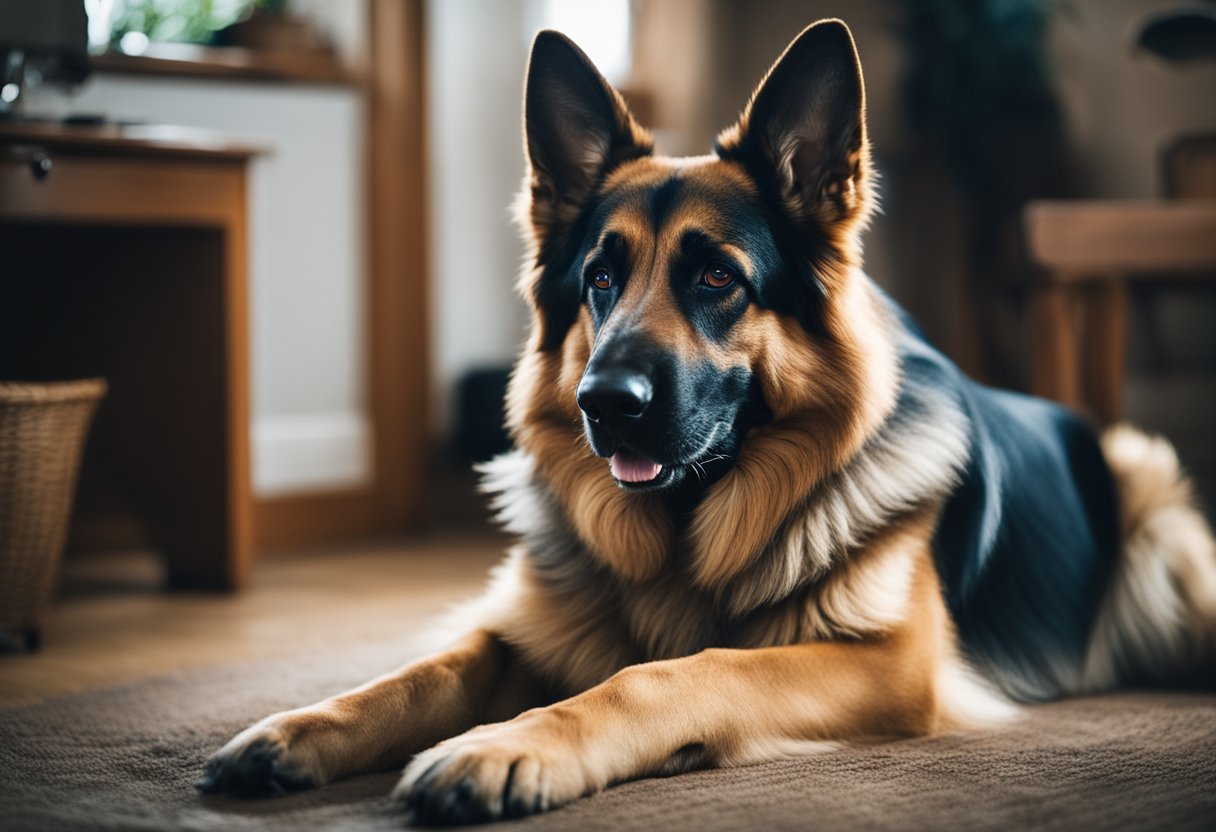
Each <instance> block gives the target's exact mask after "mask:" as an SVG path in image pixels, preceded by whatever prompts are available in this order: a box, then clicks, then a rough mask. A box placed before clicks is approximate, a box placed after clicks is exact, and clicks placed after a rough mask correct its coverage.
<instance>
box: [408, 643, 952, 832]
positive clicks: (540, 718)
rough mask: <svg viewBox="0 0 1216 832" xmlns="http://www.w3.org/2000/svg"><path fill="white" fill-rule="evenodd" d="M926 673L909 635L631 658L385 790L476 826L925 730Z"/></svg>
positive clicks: (419, 763) (422, 815)
mask: <svg viewBox="0 0 1216 832" xmlns="http://www.w3.org/2000/svg"><path fill="white" fill-rule="evenodd" d="M926 648H928V649H926ZM932 680H933V660H932V648H929V647H928V645H927V644H926V643H925V638H924V637H922V636H921V635H920V634H917V633H915V632H912V631H908V632H900V633H891V634H887V635H884V636H882V637H880V638H876V639H873V640H871V641H859V642H851V643H811V644H802V645H795V646H787V647H774V648H766V649H757V650H708V651H705V652H703V653H699V654H696V655H694V656H689V657H687V658H680V659H673V660H669V661H661V662H654V663H651V664H643V665H635V666H633V667H630V668H627V669H625V670H623V671H621V672H620V673H618V674H617V675H615V676H613V677H612V678H611V679H609V680H608V681H607V682H604V683H603V684H601V685H598V686H597V687H595V688H592V689H590V690H589V691H586V692H585V693H582V694H580V695H578V696H575V697H573V698H571V699H567V700H565V701H563V702H559V703H557V704H555V705H551V706H549V707H546V708H538V709H535V710H531V711H527V712H525V713H523V714H521V715H520V716H518V717H516V718H515V719H512V720H510V721H509V722H504V723H500V724H497V725H486V726H482V727H479V728H475V729H473V730H471V731H469V732H467V733H465V734H462V735H461V736H459V737H455V738H453V739H450V740H447V741H446V742H443V743H440V744H439V745H438V746H436V747H435V748H432V749H430V750H428V751H425V752H423V753H422V754H420V755H418V756H417V757H416V758H415V759H414V760H413V761H412V762H411V763H410V764H409V766H408V767H407V768H406V769H405V773H404V775H403V776H402V779H401V782H400V784H399V785H398V786H397V789H396V790H395V792H394V796H395V797H396V798H397V800H399V801H400V802H401V803H402V804H404V805H405V806H407V807H408V808H409V809H410V810H411V811H412V812H413V814H414V817H415V819H416V820H419V821H422V822H424V823H432V822H442V823H463V822H471V821H485V820H492V819H496V818H500V817H512V816H519V815H525V814H529V813H532V812H537V811H541V810H544V809H548V808H551V807H555V806H559V805H561V804H563V803H567V802H569V801H571V800H574V799H575V798H578V797H580V796H582V795H585V794H588V793H591V792H595V791H598V790H600V789H602V788H604V787H606V786H608V785H610V784H612V783H615V782H619V781H623V780H628V779H632V778H636V777H640V776H645V775H648V774H654V773H661V772H672V771H678V770H681V769H684V768H689V767H692V766H697V765H730V764H738V763H743V762H752V761H757V760H763V759H770V758H774V757H779V756H783V755H788V754H791V753H798V752H800V751H806V750H807V749H809V748H810V747H813V744H814V743H815V742H817V741H819V742H822V741H831V740H839V739H847V738H851V737H861V736H893V735H906V734H916V733H923V732H925V731H927V730H930V729H931V727H932V726H933V723H934V720H935V714H934V708H935V697H934V687H933V682H932Z"/></svg>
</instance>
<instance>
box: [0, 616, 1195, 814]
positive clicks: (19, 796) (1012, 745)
mask: <svg viewBox="0 0 1216 832" xmlns="http://www.w3.org/2000/svg"><path fill="white" fill-rule="evenodd" d="M408 653H409V647H408V645H407V642H406V640H405V639H387V640H382V641H377V642H372V643H365V644H363V645H362V646H360V647H359V648H358V649H355V650H349V651H345V652H342V653H334V652H328V653H315V654H313V655H312V656H311V658H309V659H308V660H300V659H280V660H262V661H251V662H246V663H241V664H227V665H221V666H219V667H210V668H198V669H191V670H185V671H181V672H177V673H174V674H171V675H167V676H161V677H159V678H155V679H149V680H144V681H140V682H136V683H133V684H128V685H122V686H115V687H108V688H102V689H99V690H91V691H85V692H81V693H72V694H66V695H62V696H57V697H52V698H50V699H46V700H44V701H41V702H36V703H32V704H24V705H15V706H10V707H6V708H0V829H4V830H60V829H63V830H69V829H70V830H79V829H189V830H213V829H214V830H290V831H291V832H303V830H312V829H344V830H348V829H349V830H379V829H383V830H388V829H400V828H401V826H402V818H401V816H400V815H399V814H398V813H397V812H396V811H395V810H394V809H393V808H392V807H391V806H390V805H389V803H388V801H387V800H386V799H385V796H386V794H387V793H388V791H389V789H390V788H391V787H392V784H393V782H394V780H395V777H396V775H395V774H394V773H384V774H379V775H373V776H368V777H362V778H356V779H354V780H350V781H347V782H343V783H338V784H335V785H333V786H329V787H327V788H324V789H321V790H318V791H314V792H306V793H302V794H298V795H292V796H289V797H285V798H279V799H275V800H269V801H250V800H239V799H215V800H212V799H207V800H203V799H200V798H199V797H197V796H196V795H195V793H194V790H193V788H192V784H193V782H194V780H195V779H196V778H197V777H198V774H199V770H200V766H201V765H202V762H203V760H204V758H205V757H206V756H207V754H208V753H209V752H210V751H211V750H213V749H214V748H216V747H217V746H218V745H219V744H221V743H222V742H223V741H224V740H226V739H227V738H228V737H229V736H230V735H231V734H232V733H233V732H235V731H236V730H238V729H240V728H243V727H244V726H245V725H247V724H248V723H249V722H251V721H252V720H254V719H256V718H259V717H261V716H263V715H265V714H267V713H269V712H271V711H274V710H278V709H281V708H284V707H289V706H294V705H299V704H303V703H307V702H311V701H313V700H315V699H317V698H319V697H321V696H324V695H327V694H329V693H333V692H336V691H338V690H340V689H342V688H345V687H347V686H349V685H351V684H353V683H357V682H361V681H363V680H365V679H367V678H369V677H370V676H372V675H373V674H375V673H378V672H381V671H384V670H387V669H390V668H391V667H394V666H395V665H397V664H399V663H400V662H401V661H402V660H404V659H406V658H408ZM672 707H676V708H678V707H679V704H678V703H672ZM513 826H515V827H517V828H524V827H526V828H529V829H533V828H535V829H577V830H580V832H594V830H631V829H639V830H641V829H646V830H654V829H694V830H697V832H714V830H734V829H812V828H813V829H849V830H866V829H882V830H885V829H892V830H894V829H933V830H942V829H974V830H984V829H1011V828H1016V829H1059V830H1089V829H1146V830H1147V829H1153V830H1158V829H1176V830H1185V829H1194V830H1210V829H1216V696H1213V695H1205V694H1184V693H1151V694H1149V693H1126V694H1119V695H1116V696H1109V697H1104V698H1097V699H1089V700H1078V701H1073V702H1066V703H1060V704H1056V705H1051V706H1046V707H1042V708H1038V709H1036V710H1034V711H1032V712H1031V714H1030V716H1029V717H1028V718H1027V719H1026V720H1025V721H1023V722H1021V723H1019V724H1017V725H1014V726H1012V727H1009V728H1006V729H1004V730H1002V731H1001V732H998V733H995V734H989V735H980V734H975V735H954V736H947V737H939V738H934V739H928V740H914V741H904V742H897V743H891V744H884V745H875V746H868V747H858V748H851V749H847V750H843V751H838V752H832V753H828V754H824V755H820V756H818V757H813V758H806V759H800V760H791V761H785V762H779V763H769V764H765V765H759V766H753V767H750V768H744V769H735V770H719V771H705V772H695V773H692V774H687V775H683V776H680V777H674V778H670V779H666V780H646V781H640V782H636V783H629V784H625V785H623V786H620V787H617V788H615V789H611V790H609V791H607V792H605V793H604V794H602V795H599V796H596V797H594V798H591V799H587V800H583V801H581V802H579V803H576V804H574V805H573V806H570V807H568V808H565V809H562V810H559V811H556V812H553V813H550V814H547V815H542V816H539V817H535V818H530V819H527V820H524V821H520V822H517V823H515V824H513Z"/></svg>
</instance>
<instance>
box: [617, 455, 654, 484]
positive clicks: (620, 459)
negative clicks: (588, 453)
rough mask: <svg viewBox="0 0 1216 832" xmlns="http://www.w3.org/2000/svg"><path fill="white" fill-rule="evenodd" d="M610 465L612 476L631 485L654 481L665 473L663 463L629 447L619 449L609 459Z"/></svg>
mask: <svg viewBox="0 0 1216 832" xmlns="http://www.w3.org/2000/svg"><path fill="white" fill-rule="evenodd" d="M608 465H609V467H610V468H611V469H612V476H614V477H616V478H617V479H618V480H620V481H621V482H623V483H629V484H631V485H642V484H644V483H651V482H654V481H655V480H657V479H658V478H659V475H661V474H662V473H663V466H662V465H660V464H659V463H657V462H655V461H654V460H652V459H647V458H646V457H644V456H642V455H641V454H639V453H638V452H637V451H631V450H629V449H628V448H620V449H618V450H617V452H616V453H614V454H613V455H612V457H611V459H609V460H608Z"/></svg>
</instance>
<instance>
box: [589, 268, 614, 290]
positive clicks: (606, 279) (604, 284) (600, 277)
mask: <svg viewBox="0 0 1216 832" xmlns="http://www.w3.org/2000/svg"><path fill="white" fill-rule="evenodd" d="M591 282H592V283H594V284H595V288H597V289H607V288H609V287H610V286H612V275H610V274H608V270H607V269H596V270H595V271H594V272H592V273H591Z"/></svg>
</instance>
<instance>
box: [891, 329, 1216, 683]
mask: <svg viewBox="0 0 1216 832" xmlns="http://www.w3.org/2000/svg"><path fill="white" fill-rule="evenodd" d="M904 327H905V332H906V335H905V336H904V338H903V348H902V368H903V373H904V382H903V383H904V384H905V385H907V384H909V383H917V382H919V383H920V384H930V385H932V386H934V387H935V388H937V389H939V390H942V389H944V390H948V391H949V397H950V398H951V399H952V400H953V403H954V404H955V406H957V407H958V408H959V410H961V411H962V413H963V415H964V416H965V419H966V423H967V425H968V438H969V445H970V452H969V455H968V459H967V462H966V464H965V466H964V468H963V470H962V476H961V480H960V482H959V484H958V486H957V487H956V489H955V491H954V493H953V494H952V496H951V498H950V500H949V501H948V503H947V506H946V509H945V511H944V512H943V516H942V519H941V523H940V525H939V527H938V531H937V535H936V539H935V554H936V557H937V563H938V570H939V572H940V575H941V581H942V587H943V590H944V592H945V594H946V599H947V605H948V607H949V609H950V612H951V616H952V617H953V619H954V621H955V625H956V626H957V628H958V631H959V636H960V639H961V641H962V643H963V645H964V647H965V648H966V651H967V654H968V658H970V659H971V661H972V662H974V663H975V664H976V665H977V667H978V668H979V669H980V670H981V671H982V672H983V673H984V675H986V676H988V677H989V678H990V679H992V680H993V681H994V682H996V683H997V684H998V685H999V686H1000V688H1001V689H1002V690H1004V691H1005V692H1006V693H1007V694H1009V695H1010V696H1012V697H1013V698H1015V699H1018V700H1023V701H1034V700H1044V699H1051V698H1055V697H1058V696H1063V695H1069V694H1077V693H1086V692H1096V691H1101V690H1108V689H1110V688H1113V687H1116V686H1118V685H1123V684H1131V683H1146V682H1150V683H1151V682H1158V683H1159V682H1170V681H1174V682H1177V681H1186V679H1185V678H1183V677H1185V676H1187V675H1190V674H1193V673H1194V672H1195V670H1196V669H1198V670H1200V672H1202V669H1203V667H1204V666H1205V664H1207V663H1210V662H1211V659H1212V653H1211V650H1212V644H1213V641H1214V639H1213V635H1214V634H1216V546H1214V545H1213V540H1212V535H1211V532H1210V530H1209V528H1208V525H1207V522H1206V521H1205V519H1204V517H1203V515H1202V513H1201V512H1200V511H1199V509H1198V508H1197V507H1196V505H1195V501H1194V498H1193V493H1192V488H1191V485H1190V483H1189V481H1188V480H1187V479H1186V477H1185V476H1184V475H1183V473H1182V471H1181V469H1180V466H1179V464H1178V459H1177V457H1176V455H1175V454H1174V451H1173V449H1172V448H1171V447H1170V445H1169V443H1168V442H1166V441H1165V440H1163V439H1158V438H1151V437H1149V436H1147V435H1145V434H1143V433H1141V432H1139V431H1137V430H1135V429H1134V428H1131V427H1128V426H1126V425H1121V426H1118V427H1115V428H1112V429H1110V430H1108V431H1106V432H1105V433H1104V434H1103V435H1101V436H1099V434H1098V433H1097V432H1096V431H1095V429H1094V428H1093V426H1092V425H1090V424H1089V423H1088V422H1087V421H1085V420H1084V419H1082V418H1081V417H1080V416H1078V415H1076V414H1074V413H1073V412H1071V411H1069V410H1067V409H1065V408H1063V407H1060V406H1059V405H1056V404H1054V403H1052V402H1048V401H1045V400H1042V399H1036V398H1032V397H1029V396H1024V395H1019V394H1016V393H1011V392H1007V391H1001V390H993V389H990V388H986V387H983V386H981V385H978V384H976V383H974V382H972V381H971V380H969V379H967V378H966V377H965V376H963V375H962V374H961V372H959V371H958V370H957V369H956V368H955V367H954V366H953V365H952V364H950V362H949V361H948V360H947V359H945V358H944V357H943V356H941V355H940V354H939V353H937V352H936V351H935V350H933V349H932V348H931V347H928V346H927V345H926V344H925V343H924V342H923V341H922V340H921V338H920V336H919V334H918V333H916V332H915V331H914V329H912V328H907V324H906V322H905V324H904Z"/></svg>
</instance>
